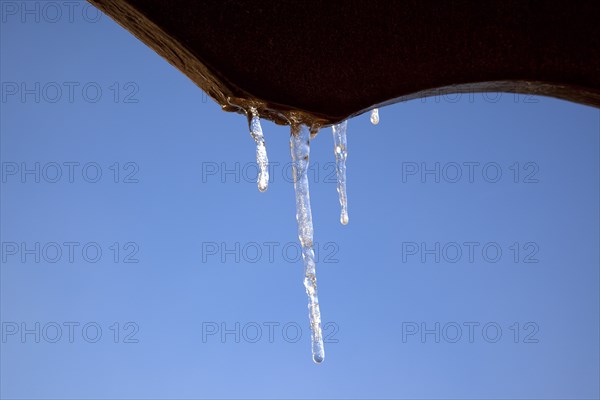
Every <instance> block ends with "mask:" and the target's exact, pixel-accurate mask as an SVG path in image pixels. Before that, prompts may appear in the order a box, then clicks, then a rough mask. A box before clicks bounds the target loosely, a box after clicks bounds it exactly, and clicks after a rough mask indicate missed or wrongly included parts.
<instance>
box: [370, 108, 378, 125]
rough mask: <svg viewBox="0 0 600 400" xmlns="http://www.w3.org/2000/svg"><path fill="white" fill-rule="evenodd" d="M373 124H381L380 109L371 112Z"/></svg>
mask: <svg viewBox="0 0 600 400" xmlns="http://www.w3.org/2000/svg"><path fill="white" fill-rule="evenodd" d="M371 123H372V124H373V125H377V124H378V123H379V108H374V109H372V110H371Z"/></svg>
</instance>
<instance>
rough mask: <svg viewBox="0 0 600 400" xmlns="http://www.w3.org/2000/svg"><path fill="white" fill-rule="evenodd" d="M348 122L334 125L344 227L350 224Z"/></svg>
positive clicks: (336, 163)
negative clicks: (347, 184) (347, 159)
mask: <svg viewBox="0 0 600 400" xmlns="http://www.w3.org/2000/svg"><path fill="white" fill-rule="evenodd" d="M347 127H348V121H343V122H340V123H339V124H336V125H333V126H332V127H331V130H332V131H333V146H334V147H333V152H334V153H335V170H336V172H337V191H338V195H339V198H340V205H341V206H342V211H341V213H340V222H341V223H342V225H346V224H347V223H348V197H347V196H346V158H347V157H348V148H347V147H346V128H347Z"/></svg>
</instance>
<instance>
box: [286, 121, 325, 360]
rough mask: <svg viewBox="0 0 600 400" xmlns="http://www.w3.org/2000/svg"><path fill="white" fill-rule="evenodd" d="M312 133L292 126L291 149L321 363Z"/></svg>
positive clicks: (314, 345)
mask: <svg viewBox="0 0 600 400" xmlns="http://www.w3.org/2000/svg"><path fill="white" fill-rule="evenodd" d="M310 138H311V132H310V130H309V128H308V127H306V126H305V125H301V124H298V123H293V124H292V125H291V135H290V151H291V153H292V171H293V175H294V190H295V192H296V221H297V222H298V238H299V239H300V245H301V246H302V259H303V261H304V287H305V288H306V294H307V295H308V317H309V320H310V329H311V340H312V357H313V361H314V362H315V363H317V364H320V363H322V362H323V360H324V359H325V348H324V346H323V332H322V329H321V311H320V310H319V298H318V296H317V277H316V264H315V252H314V250H313V223H312V212H311V210H310V193H309V189H308V174H307V171H308V157H309V154H310Z"/></svg>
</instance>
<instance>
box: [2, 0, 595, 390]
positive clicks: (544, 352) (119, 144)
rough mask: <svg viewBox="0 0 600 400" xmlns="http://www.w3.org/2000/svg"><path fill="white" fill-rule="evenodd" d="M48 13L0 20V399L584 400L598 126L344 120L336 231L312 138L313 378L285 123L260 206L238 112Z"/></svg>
mask: <svg viewBox="0 0 600 400" xmlns="http://www.w3.org/2000/svg"><path fill="white" fill-rule="evenodd" d="M36 4H37V6H36ZM46 4H49V3H45V2H35V1H28V2H8V1H2V2H1V6H2V9H1V10H0V12H2V14H1V15H0V17H1V18H2V20H1V30H0V34H1V39H0V40H1V41H0V51H1V53H0V67H1V79H0V80H1V82H2V99H1V103H0V105H1V108H2V111H1V122H0V129H1V151H0V155H1V163H2V183H1V194H0V200H1V215H0V216H1V228H0V234H1V240H0V241H1V242H2V247H1V249H0V250H1V254H0V256H1V257H2V260H1V264H0V273H1V283H0V287H1V295H0V299H1V307H0V311H1V315H0V317H1V318H0V319H1V321H2V332H1V333H2V340H1V341H0V346H1V347H0V349H1V352H0V367H1V372H0V379H1V381H0V388H1V389H0V397H2V398H15V399H19V398H56V399H58V398H61V399H67V398H424V399H431V398H460V399H463V398H505V399H514V398H544V399H546V398H548V399H549V398H578V399H579V398H581V399H591V398H598V397H599V396H600V393H599V379H598V376H599V375H600V370H599V335H600V331H599V315H600V310H599V304H600V301H599V285H600V276H599V265H600V260H599V240H600V238H599V218H600V215H599V204H600V199H599V150H600V145H599V131H600V129H599V121H600V113H599V110H598V109H594V108H591V107H586V106H582V105H578V104H573V103H568V102H564V101H559V100H556V99H549V98H540V97H527V96H514V95H512V94H488V95H487V96H484V95H481V94H474V95H472V96H469V95H463V96H461V97H450V96H448V97H446V98H443V97H442V98H440V97H438V98H429V99H426V100H415V101H410V102H407V103H402V104H396V105H394V106H390V107H386V108H383V109H382V110H381V111H380V114H381V123H380V124H379V125H378V126H372V125H371V124H370V123H369V118H368V115H362V116H359V117H357V118H354V119H352V120H351V121H350V122H349V126H348V146H349V157H348V197H349V214H350V223H349V225H347V226H342V225H340V223H339V204H338V200H337V193H336V188H335V182H334V180H333V179H332V178H331V177H332V176H333V175H332V174H333V173H334V170H333V161H334V154H333V140H332V135H331V130H330V129H324V130H323V131H322V132H321V133H320V134H319V136H318V137H317V138H316V139H315V140H314V141H313V143H312V154H311V162H312V163H313V165H314V167H313V169H312V174H313V175H312V177H311V181H310V184H311V200H312V209H313V219H314V225H315V241H316V242H317V243H318V245H317V250H318V251H319V256H320V257H319V264H318V266H317V275H318V283H319V290H320V292H319V298H320V303H321V312H322V317H323V321H324V322H325V323H326V324H327V325H326V330H325V333H326V335H327V338H326V341H327V342H328V343H326V344H325V346H326V359H325V362H324V363H323V364H322V365H315V364H314V363H313V362H312V360H311V356H310V336H309V332H308V312H307V308H306V304H307V300H306V294H305V293H304V288H303V285H302V279H303V268H302V263H301V261H300V260H299V259H298V257H297V250H298V247H297V245H296V242H297V236H296V232H297V231H296V221H295V217H294V215H295V214H294V213H295V211H294V193H293V185H292V183H291V182H290V180H289V177H290V176H291V175H290V171H289V161H290V154H289V145H288V138H289V130H288V129H287V128H286V127H281V126H275V125H274V124H272V123H269V122H265V123H263V130H264V132H265V137H266V141H267V149H268V152H269V158H270V160H271V161H272V165H273V169H272V171H271V178H272V181H271V183H270V187H269V190H268V191H267V192H266V193H259V191H258V190H257V188H256V183H255V174H256V173H255V166H254V165H253V162H254V157H255V147H254V143H253V141H252V139H251V137H250V135H249V133H248V131H247V125H246V120H245V118H244V117H242V116H241V115H238V114H231V113H225V112H222V111H221V110H220V107H219V106H218V105H217V104H215V103H214V102H213V101H212V100H210V99H207V98H206V95H204V94H203V93H202V91H201V90H200V89H199V88H198V87H196V86H195V85H194V84H193V83H192V82H191V81H189V80H188V79H187V78H186V77H185V76H184V75H183V74H181V73H180V72H179V71H177V70H176V69H175V68H173V67H172V66H171V65H169V64H168V63H167V62H166V61H164V60H163V59H162V58H160V57H159V56H158V55H156V54H155V53H154V52H153V51H152V50H150V49H149V48H147V47H146V46H145V45H143V44H142V43H141V42H139V41H138V40H137V39H136V38H134V37H133V36H132V35H131V34H129V33H128V32H127V31H125V30H124V29H122V28H121V27H120V26H118V25H117V24H115V23H114V22H112V21H111V20H110V19H109V18H107V17H105V16H102V17H100V18H99V20H98V21H96V22H94V21H95V20H96V14H95V12H94V9H93V8H88V6H86V5H85V3H78V4H76V5H75V6H73V7H75V8H74V11H73V14H72V22H71V21H70V15H69V13H68V9H67V6H66V5H65V3H63V2H54V4H58V5H59V9H60V12H61V14H60V16H58V14H56V10H54V9H51V8H48V6H46ZM69 4H70V3H69ZM26 6H27V7H30V9H32V10H34V11H33V14H31V13H24V14H23V11H24V7H26ZM7 7H8V8H7ZM15 7H16V8H15ZM35 7H39V11H36V8H35ZM15 10H16V11H15ZM82 11H85V12H86V14H83V15H82ZM36 13H37V14H36ZM36 18H38V21H36ZM23 19H24V21H23ZM53 20H55V22H52V21H53ZM343 66H344V63H341V64H340V68H343ZM365 79H369V77H365ZM36 85H37V86H36ZM57 89H60V92H59V91H57ZM98 90H100V93H101V96H100V97H98V98H97V92H98ZM36 97H38V98H36ZM436 169H437V171H438V172H435V171H436ZM424 170H426V171H424ZM98 171H99V172H100V173H101V175H100V176H97V173H98ZM427 171H433V172H427ZM58 172H60V175H57V173H58ZM458 172H460V175H457V173H458ZM498 173H500V174H501V175H500V176H497V174H498ZM436 174H437V175H436ZM36 179H39V182H36ZM438 179H439V182H436V180H438ZM115 243H117V244H116V245H115ZM515 243H516V244H515ZM36 246H39V247H36ZM117 249H118V250H117ZM98 250H100V251H101V254H99V255H98V254H97V251H98ZM471 251H472V252H471ZM498 251H500V252H501V253H500V255H498V253H497V252H498ZM59 252H60V253H59ZM36 257H39V262H36ZM436 258H437V259H436ZM126 261H137V262H126ZM36 324H39V325H36ZM236 324H239V325H236ZM236 326H239V329H238V330H237V332H236ZM38 327H39V328H38ZM257 327H258V328H260V333H261V335H260V336H258V337H257ZM284 327H285V329H284ZM98 328H100V329H101V331H102V335H101V336H99V337H96V336H97V335H96V330H97V329H98ZM298 328H299V329H300V336H299V337H298V338H296V335H297V333H298V332H297V330H298ZM498 328H500V329H501V331H497V329H498ZM223 329H226V330H228V331H227V332H225V335H224V336H222V335H221V334H222V333H223ZM459 329H460V334H461V335H460V337H458V336H457V332H459V331H458V330H459ZM57 332H60V333H61V336H60V337H58V336H57ZM116 333H118V335H116ZM269 333H271V334H272V335H271V337H269V336H270V335H269ZM236 336H237V337H236ZM436 336H437V337H436ZM236 339H237V340H239V342H236ZM36 341H39V343H38V342H36ZM115 341H116V342H117V343H115ZM436 341H439V342H436ZM515 342H517V343H515Z"/></svg>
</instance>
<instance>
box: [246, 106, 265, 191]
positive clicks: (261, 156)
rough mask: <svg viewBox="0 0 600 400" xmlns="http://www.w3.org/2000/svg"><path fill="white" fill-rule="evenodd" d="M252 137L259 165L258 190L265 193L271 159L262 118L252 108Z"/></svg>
mask: <svg viewBox="0 0 600 400" xmlns="http://www.w3.org/2000/svg"><path fill="white" fill-rule="evenodd" d="M250 114H251V115H250V118H251V119H250V135H252V138H253V139H254V141H255V142H256V163H257V164H258V168H259V173H258V181H257V183H258V190H260V191H261V192H264V191H265V190H267V188H268V187H269V159H268V158H267V147H266V146H265V137H264V135H263V132H262V127H261V126H260V117H259V115H258V112H257V111H256V108H254V107H250Z"/></svg>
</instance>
